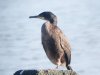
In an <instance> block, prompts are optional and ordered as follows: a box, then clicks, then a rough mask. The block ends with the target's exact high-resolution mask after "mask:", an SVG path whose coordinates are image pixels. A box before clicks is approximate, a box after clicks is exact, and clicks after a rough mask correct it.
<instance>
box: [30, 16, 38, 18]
mask: <svg viewBox="0 0 100 75" xmlns="http://www.w3.org/2000/svg"><path fill="white" fill-rule="evenodd" d="M29 18H39V16H29Z"/></svg>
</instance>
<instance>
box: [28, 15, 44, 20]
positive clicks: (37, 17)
mask: <svg viewBox="0 0 100 75" xmlns="http://www.w3.org/2000/svg"><path fill="white" fill-rule="evenodd" d="M29 18H39V19H42V20H45V19H44V17H40V16H30V17H29Z"/></svg>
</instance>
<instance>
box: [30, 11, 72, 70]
mask: <svg viewBox="0 0 100 75" xmlns="http://www.w3.org/2000/svg"><path fill="white" fill-rule="evenodd" d="M29 18H40V19H42V20H46V22H45V23H44V24H43V25H42V28H41V34H42V36H41V39H42V45H43V48H44V50H45V52H46V55H47V57H48V58H49V60H50V61H51V62H52V63H54V64H55V65H57V68H58V66H66V68H67V69H68V70H72V68H71V66H70V62H71V47H70V44H69V42H68V39H66V36H65V35H64V34H63V32H62V31H61V29H60V28H59V27H58V26H57V17H56V15H54V14H53V13H52V12H49V11H46V12H42V13H40V14H39V15H37V16H30V17H29Z"/></svg>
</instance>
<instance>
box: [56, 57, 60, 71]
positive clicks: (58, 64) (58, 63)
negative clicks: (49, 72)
mask: <svg viewBox="0 0 100 75" xmlns="http://www.w3.org/2000/svg"><path fill="white" fill-rule="evenodd" d="M60 64H61V62H60V59H58V61H57V67H56V69H58V67H59V66H60Z"/></svg>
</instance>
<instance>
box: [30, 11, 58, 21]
mask: <svg viewBox="0 0 100 75" xmlns="http://www.w3.org/2000/svg"><path fill="white" fill-rule="evenodd" d="M29 18H39V19H42V20H47V21H49V22H50V23H54V21H56V16H55V15H54V14H53V13H52V12H42V13H40V14H39V15H36V16H30V17H29Z"/></svg>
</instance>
